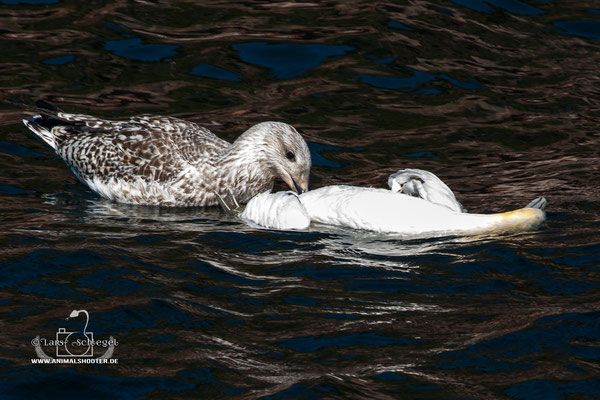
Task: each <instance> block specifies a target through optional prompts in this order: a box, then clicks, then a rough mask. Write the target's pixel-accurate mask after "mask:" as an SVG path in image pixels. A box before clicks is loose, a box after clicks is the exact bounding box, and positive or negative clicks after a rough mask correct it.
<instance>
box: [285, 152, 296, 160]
mask: <svg viewBox="0 0 600 400" xmlns="http://www.w3.org/2000/svg"><path fill="white" fill-rule="evenodd" d="M285 156H286V157H287V159H288V160H292V161H293V160H294V159H295V158H296V156H295V155H294V153H292V152H291V151H288V152H287V153H286V154H285Z"/></svg>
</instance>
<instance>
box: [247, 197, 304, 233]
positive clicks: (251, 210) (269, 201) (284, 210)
mask: <svg viewBox="0 0 600 400" xmlns="http://www.w3.org/2000/svg"><path fill="white" fill-rule="evenodd" d="M241 217H242V219H243V220H245V221H246V222H250V223H254V224H256V225H260V226H263V227H265V228H271V229H306V228H308V226H309V225H310V216H309V215H308V212H307V211H306V208H305V207H304V206H303V205H302V203H300V199H299V198H298V195H296V194H295V193H293V192H289V191H288V192H277V193H270V192H264V193H261V194H259V195H257V196H255V197H253V198H252V199H251V200H250V201H249V202H248V204H247V205H246V208H245V209H244V212H243V213H242V215H241Z"/></svg>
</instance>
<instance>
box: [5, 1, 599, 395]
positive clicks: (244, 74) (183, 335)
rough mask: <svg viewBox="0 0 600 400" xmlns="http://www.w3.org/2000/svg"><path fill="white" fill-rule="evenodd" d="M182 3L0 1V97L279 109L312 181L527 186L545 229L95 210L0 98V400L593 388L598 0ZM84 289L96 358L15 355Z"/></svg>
mask: <svg viewBox="0 0 600 400" xmlns="http://www.w3.org/2000/svg"><path fill="white" fill-rule="evenodd" d="M202 4H203V5H198V4H194V3H193V2H180V3H175V2H168V1H128V2H127V1H109V0H106V1H102V0H97V1H71V0H62V1H58V0H46V1H43V0H42V1H34V0H0V52H1V53H0V54H1V55H2V58H1V60H0V97H1V98H2V99H4V100H10V99H13V100H20V101H23V102H25V103H28V104H33V102H34V101H35V100H37V99H45V100H47V101H49V102H52V103H54V104H56V105H58V106H59V107H61V108H63V109H65V110H67V111H71V112H84V113H89V114H94V115H100V116H105V117H110V118H118V117H127V116H130V115H133V114H138V113H145V112H150V113H156V114H166V115H175V116H180V117H183V118H187V119H190V120H193V121H196V122H199V123H201V124H202V125H205V126H207V127H209V128H210V129H211V130H213V131H214V132H216V133H217V134H219V135H220V136H221V137H223V138H226V139H228V140H233V139H235V137H236V136H237V135H238V134H239V133H240V132H242V131H243V130H245V129H246V128H248V127H249V126H251V125H252V124H254V123H257V122H259V121H264V120H282V121H285V122H288V123H290V124H292V125H294V126H295V127H297V128H298V129H299V130H301V131H302V132H303V133H304V135H305V137H306V139H307V140H308V141H309V144H310V148H311V151H312V152H313V159H314V167H313V170H312V177H311V185H312V187H313V188H314V187H319V186H323V185H326V184H334V183H346V184H356V185H371V186H377V187H383V186H384V185H385V182H386V178H387V176H388V175H389V174H390V173H393V172H395V171H396V170H398V169H400V168H406V167H413V168H423V169H427V170H430V171H432V172H434V173H436V174H438V175H439V176H440V177H441V178H442V179H443V180H444V181H446V182H447V183H448V184H449V186H450V187H451V188H453V189H454V190H455V191H456V193H457V197H458V198H459V200H460V201H461V202H462V203H463V205H464V206H465V207H466V208H467V209H469V210H471V211H478V212H490V211H492V212H494V211H506V210H510V209H515V208H518V207H521V206H523V205H525V204H527V202H529V201H530V200H531V199H533V198H534V197H536V196H541V195H544V196H546V197H547V199H548V202H549V205H548V209H547V210H548V221H547V223H546V224H545V225H544V226H543V227H542V228H541V229H540V230H539V231H535V232H526V233H522V234H516V235H505V236H497V237H474V238H448V239H443V240H440V239H436V240H419V241H400V240H397V239H394V238H390V237H386V236H378V235H372V234H368V233H363V232H350V231H344V230H337V229H327V228H324V227H320V228H315V229H312V230H311V231H310V232H301V233H299V232H273V231H267V230H257V229H253V228H250V227H247V226H245V225H244V224H242V223H240V222H239V221H237V220H236V219H235V218H233V217H229V216H226V215H224V214H222V213H221V212H220V210H218V209H209V210H202V209H190V210H186V209H159V208H141V207H130V206H118V205H113V204H110V203H108V202H105V201H102V200H100V199H98V197H97V196H95V195H94V194H93V193H91V192H90V191H89V190H88V189H86V188H85V187H84V186H82V185H81V184H80V183H78V182H77V181H76V179H75V178H74V177H73V176H72V175H71V173H70V172H69V171H68V170H67V168H66V167H65V165H64V164H63V162H62V161H61V160H60V159H58V158H57V157H56V156H55V155H54V154H53V153H52V151H50V149H49V148H48V147H47V146H45V145H44V143H42V142H41V141H39V140H37V139H36V138H34V137H33V135H32V134H30V133H29V132H28V131H27V130H26V128H25V127H24V126H23V125H22V124H21V123H20V120H21V119H22V118H24V117H25V115H26V114H24V113H23V111H22V110H20V109H19V108H17V107H11V106H8V105H5V104H3V105H1V106H0V213H1V214H0V223H1V230H0V232H1V235H2V237H1V242H0V243H1V247H0V321H1V322H0V323H1V325H0V327H1V329H0V340H1V343H2V345H1V346H0V398H2V399H37V398H40V399H41V398H44V399H48V398H56V399H72V398H74V399H78V398H89V399H106V398H117V399H146V398H149V399H158V398H169V399H179V398H207V399H208V398H210V399H214V398H244V399H245V398H248V399H251V398H259V397H263V398H265V399H290V398H307V399H319V398H323V399H329V398H340V399H341V398H344V399H350V398H353V399H396V398H406V399H551V400H553V399H585V398H587V399H591V398H600V294H599V293H600V292H599V284H600V236H599V235H598V231H599V227H600V226H599V221H600V217H599V211H600V191H599V188H600V184H599V183H598V182H599V179H598V178H599V167H598V165H599V156H600V154H599V146H598V141H599V136H600V134H599V128H598V127H599V121H600V107H599V103H600V75H599V71H600V69H599V65H600V4H599V3H598V2H597V1H591V0H590V1H571V0H570V1H561V0H556V1H551V0H546V1H541V0H539V1H536V0H487V1H480V0H447V1H437V2H434V1H396V2H370V1H345V2H295V1H290V2H273V3H272V2H263V1H246V2H243V3H227V2H203V3H202ZM81 309H85V310H87V311H88V312H89V314H90V321H89V327H88V332H89V331H91V332H93V334H94V335H95V336H94V337H95V338H96V339H105V340H106V339H109V337H113V338H115V339H116V340H117V341H118V346H116V348H115V350H114V354H113V356H112V358H113V359H118V364H105V365H93V364H89V365H87V364H86V365H83V364H81V365H74V364H72V365H37V364H32V359H35V358H37V356H36V352H35V350H34V346H32V344H31V340H32V339H33V338H35V337H36V336H40V337H42V338H50V339H52V338H55V337H56V333H57V331H58V329H59V328H61V327H64V328H67V331H73V332H75V331H81V324H82V323H83V322H82V321H83V319H82V317H76V318H71V319H69V320H65V318H66V317H68V316H69V314H70V313H71V311H72V310H81ZM42 349H43V350H44V351H45V353H46V354H47V355H49V356H52V357H54V358H57V354H56V349H55V348H54V347H53V346H51V345H48V346H43V348H42ZM95 349H96V351H97V352H96V353H95V354H94V357H96V356H99V355H101V354H103V353H104V348H103V349H102V351H101V350H100V349H99V348H98V346H96V347H95Z"/></svg>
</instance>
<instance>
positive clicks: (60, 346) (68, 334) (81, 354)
mask: <svg viewBox="0 0 600 400" xmlns="http://www.w3.org/2000/svg"><path fill="white" fill-rule="evenodd" d="M80 315H84V316H85V326H84V328H83V330H82V331H67V329H66V328H58V331H57V332H56V338H55V339H46V338H40V337H39V336H36V337H35V338H34V339H32V340H31V344H32V345H33V347H34V348H35V353H36V354H37V356H38V358H32V359H31V362H32V363H33V364H118V363H119V360H118V359H116V358H112V356H113V353H114V351H115V347H116V346H118V345H119V342H117V340H116V339H115V338H113V337H112V336H111V337H110V338H109V339H108V340H94V333H93V332H89V331H88V330H87V328H88V324H89V322H90V314H89V313H88V312H87V311H86V310H73V311H72V312H71V314H70V315H69V317H68V318H67V320H68V319H69V318H77V317H79V316H80ZM44 348H46V349H48V348H53V349H54V350H55V351H56V358H54V357H51V356H49V355H48V354H46V352H45V351H44ZM97 349H99V350H101V352H102V355H101V356H99V357H96V358H94V351H97Z"/></svg>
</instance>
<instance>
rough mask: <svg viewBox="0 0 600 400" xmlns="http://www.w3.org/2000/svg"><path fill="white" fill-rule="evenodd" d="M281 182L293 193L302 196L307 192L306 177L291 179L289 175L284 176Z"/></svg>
mask: <svg viewBox="0 0 600 400" xmlns="http://www.w3.org/2000/svg"><path fill="white" fill-rule="evenodd" d="M283 180H284V182H285V183H287V185H288V186H289V187H290V189H292V190H293V191H294V192H296V193H298V194H302V193H305V192H308V177H306V178H304V177H300V178H296V179H294V178H292V176H291V175H290V174H285V175H284V176H283Z"/></svg>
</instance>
